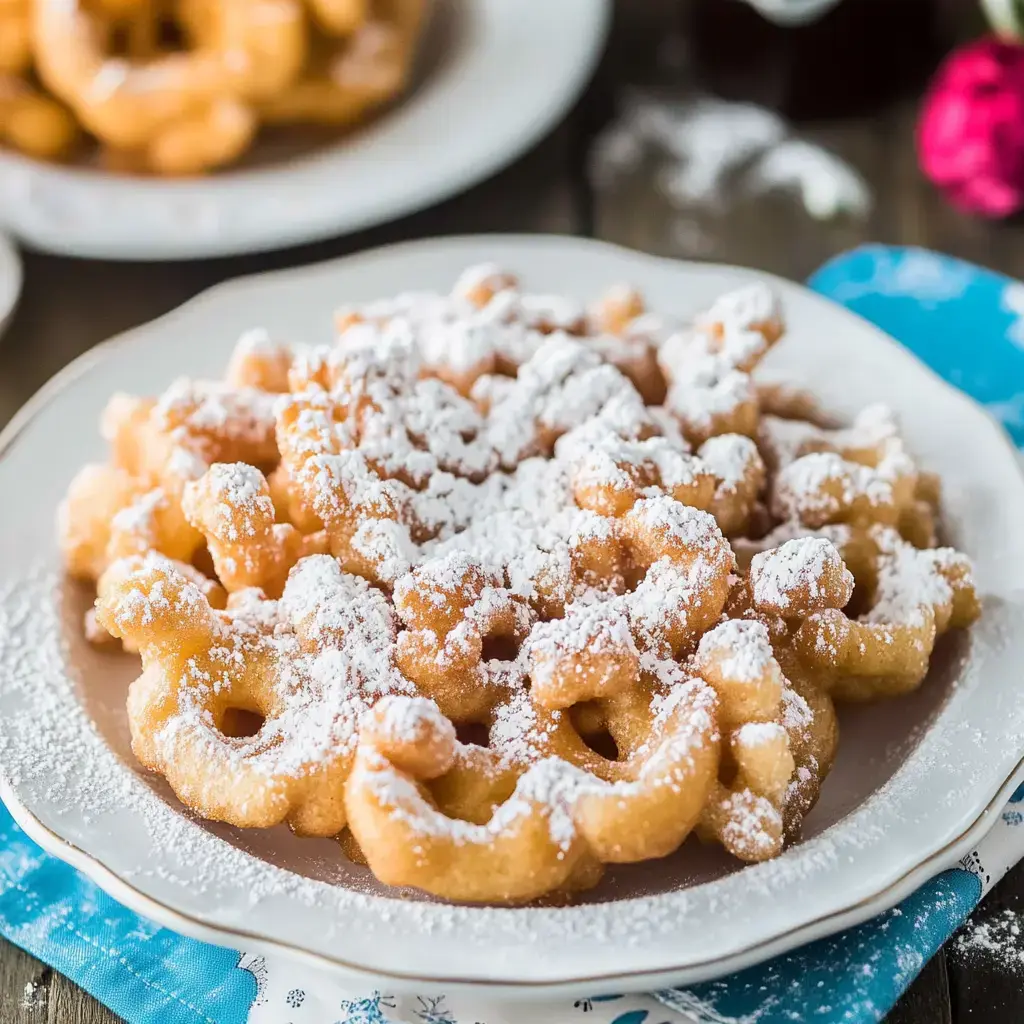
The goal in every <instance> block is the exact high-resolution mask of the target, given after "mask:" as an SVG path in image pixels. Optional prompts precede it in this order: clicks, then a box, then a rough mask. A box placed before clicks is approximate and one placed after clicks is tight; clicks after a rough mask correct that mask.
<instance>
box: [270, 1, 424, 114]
mask: <svg viewBox="0 0 1024 1024" xmlns="http://www.w3.org/2000/svg"><path fill="white" fill-rule="evenodd" d="M312 2H314V3H315V4H316V6H317V7H318V8H319V13H320V14H325V13H326V14H327V19H326V20H322V21H321V22H320V26H321V27H322V29H324V30H325V31H323V32H322V33H320V34H319V35H320V37H319V38H316V37H315V38H314V40H313V45H312V51H311V55H310V59H309V60H308V61H307V62H306V64H305V67H304V68H303V70H302V74H301V75H300V76H299V77H298V78H297V79H296V80H295V81H294V82H292V83H291V84H290V85H288V86H287V87H285V88H284V89H282V90H280V91H278V92H276V93H274V94H273V95H271V96H268V97H266V98H265V99H262V100H260V101H258V102H257V104H256V109H257V112H258V114H259V117H260V119H261V121H263V122H264V123H266V124H286V123H299V124H325V125H332V126H334V127H339V126H342V125H347V124H352V123H353V122H355V121H358V120H359V119H360V118H362V117H363V116H364V115H365V114H367V113H368V112H370V111H372V110H373V109H374V108H376V107H379V106H381V105H382V104H385V103H387V102H388V101H389V100H392V99H394V98H395V97H396V96H397V95H398V94H399V93H401V92H402V90H403V89H404V88H405V86H406V84H407V83H408V80H409V75H410V73H411V71H412V65H413V60H414V58H415V55H416V43H417V41H418V39H419V36H420V32H421V29H422V25H423V21H424V15H425V13H426V7H427V3H426V0H374V2H373V3H372V5H371V6H372V10H371V12H370V17H369V18H366V19H365V20H360V21H359V22H358V23H353V22H352V20H351V19H352V18H353V17H354V16H355V14H356V13H357V12H356V10H355V7H357V6H365V4H362V3H360V4H357V5H355V6H353V5H352V4H351V0H312ZM342 25H344V26H345V27H344V28H342Z"/></svg>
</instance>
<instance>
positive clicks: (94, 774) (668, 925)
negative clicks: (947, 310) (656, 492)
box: [0, 236, 1024, 999]
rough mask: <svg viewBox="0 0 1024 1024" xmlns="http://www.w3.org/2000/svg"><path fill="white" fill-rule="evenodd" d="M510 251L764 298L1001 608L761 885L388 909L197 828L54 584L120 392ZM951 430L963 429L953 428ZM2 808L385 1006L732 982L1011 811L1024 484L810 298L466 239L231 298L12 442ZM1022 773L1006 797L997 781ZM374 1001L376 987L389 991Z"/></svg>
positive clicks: (906, 881)
mask: <svg viewBox="0 0 1024 1024" xmlns="http://www.w3.org/2000/svg"><path fill="white" fill-rule="evenodd" d="M482 260H494V261H497V262H498V263H500V264H502V265H503V266H507V267H508V268H509V269H511V270H514V271H516V272H518V273H520V275H521V276H522V278H523V281H524V285H525V286H526V287H527V288H529V289H533V290H538V289H540V290H548V291H555V292H561V293H564V294H567V295H570V296H573V297H576V298H579V299H586V298H589V297H593V296H595V295H597V294H599V293H600V292H601V291H602V290H603V289H604V288H605V287H606V286H608V285H609V284H611V283H614V282H618V281H622V280H627V281H631V282H633V283H635V284H636V285H638V286H639V287H640V288H641V289H642V290H643V291H644V293H645V294H646V295H647V297H648V299H649V302H650V305H651V307H652V308H654V309H661V310H665V311H666V312H670V313H675V314H678V315H681V316H687V315H690V314H692V313H694V312H695V311H697V310H698V309H700V308H702V307H704V306H706V305H707V304H708V303H709V302H710V300H711V299H712V298H714V297H715V296H717V295H718V294H720V293H722V292H724V291H726V290H728V289H730V288H733V287H736V286H737V285H740V284H743V283H745V282H748V281H750V280H752V279H758V280H767V281H769V282H770V283H771V284H772V286H773V287H775V288H776V289H777V291H778V293H779V295H780V298H781V300H782V302H783V306H784V309H785V313H786V318H787V322H788V325H789V326H788V330H787V335H786V339H785V340H784V341H783V342H782V343H780V345H778V346H777V347H776V348H775V349H773V350H772V353H771V355H770V356H769V360H768V361H769V363H770V364H771V366H770V369H771V371H772V373H773V375H779V374H783V373H784V374H785V375H786V376H787V379H790V380H792V381H793V382H794V383H795V384H797V385H803V386H808V387H812V388H813V389H814V390H815V391H816V392H817V393H818V395H819V396H820V398H821V399H822V401H823V402H824V404H825V405H826V407H827V408H829V409H830V410H834V411H835V412H837V413H838V414H840V415H843V416H847V417H850V416H852V415H853V414H854V413H855V412H856V411H857V410H858V409H859V408H860V407H862V406H864V405H866V404H868V403H870V402H872V401H879V400H881V401H885V402H887V403H888V404H890V405H892V406H893V407H894V408H895V409H896V410H897V411H898V412H899V413H900V415H901V417H902V420H903V424H904V433H905V435H906V437H907V441H908V445H909V447H910V448H911V450H912V451H914V452H915V453H916V454H917V455H918V456H919V457H920V459H921V462H922V464H923V465H924V466H925V467H926V468H928V469H932V470H936V471H938V472H940V473H941V474H942V476H943V478H944V483H945V491H946V499H945V523H946V526H947V528H948V533H949V535H950V540H951V541H952V542H953V543H956V544H957V545H958V546H959V547H961V548H962V549H964V550H966V551H967V552H968V553H969V554H970V555H972V557H973V558H974V559H975V562H976V567H977V578H978V581H979V588H980V590H981V592H982V594H983V596H984V603H985V614H984V616H983V618H982V620H981V621H980V622H979V623H978V624H977V625H976V626H975V627H974V629H973V630H972V631H971V632H970V634H969V635H959V636H952V637H950V638H948V639H947V640H946V641H945V642H944V643H943V644H942V646H941V648H940V650H939V652H938V653H937V657H936V662H935V666H934V670H933V672H932V673H931V674H930V677H929V679H928V681H927V683H926V684H925V685H924V686H922V688H921V689H920V690H918V691H917V692H916V693H914V694H911V695H908V696H906V697H903V698H900V699H898V700H893V701H889V702H886V703H884V704H881V705H875V706H867V707H854V708H847V709H845V710H844V711H843V712H842V717H841V722H842V730H843V741H842V742H841V744H840V748H839V757H838V760H837V763H836V766H835V769H834V770H833V772H832V774H831V775H830V776H829V778H828V779H827V780H826V783H825V785H824V788H823V791H822V798H821V800H820V802H819V804H818V806H817V807H816V808H815V809H814V811H813V812H812V814H811V815H810V816H809V817H808V819H807V821H806V829H805V836H804V839H803V840H802V841H801V842H800V843H799V844H797V845H795V846H794V847H792V848H791V849H789V850H787V851H786V853H785V854H784V855H783V856H782V857H780V858H778V859H777V860H775V861H773V862H770V863H766V864H759V865H754V866H749V867H745V868H741V867H739V866H738V865H737V864H736V863H735V862H730V861H728V860H727V858H725V857H724V855H723V854H722V853H721V852H720V851H718V850H716V849H714V848H702V847H699V846H697V847H694V846H693V845H692V844H691V845H689V846H688V847H686V848H685V849H684V850H683V851H682V852H681V854H680V855H677V856H673V857H670V858H666V859H665V860H663V861H658V862H649V863H648V864H645V865H635V866H627V867H625V868H618V869H614V870H612V871H610V872H609V875H608V879H607V881H606V883H604V884H603V885H602V886H601V887H600V888H598V889H597V890H595V891H594V892H593V893H591V894H588V895H587V896H586V902H583V903H582V904H581V905H578V906H573V907H567V908H538V907H531V908H518V909H507V908H486V907H453V906H450V905H445V904H441V903H438V902H436V901H432V900H430V899H427V898H423V897H416V898H410V899H401V898H396V897H395V895H394V892H393V891H392V890H387V889H386V888H384V887H383V886H381V885H379V884H378V883H376V882H375V880H374V879H373V878H372V876H370V875H369V874H368V872H367V871H366V869H362V868H358V867H356V866H354V865H352V864H350V863H349V862H347V861H345V860H344V859H343V858H342V857H341V856H340V853H339V850H338V848H337V845H336V844H335V843H333V842H332V841H329V840H309V839H306V840H300V839H297V838H296V837H294V836H293V835H291V833H290V832H289V831H288V830H287V829H286V828H283V827H282V828H278V829H271V830H267V831H264V832H259V831H242V830H238V829H233V828H230V827H227V826H223V825H214V824H208V823H207V824H204V823H202V822H198V821H196V820H194V819H193V818H191V817H190V816H189V815H188V814H186V813H185V811H184V810H183V808H182V807H181V805H180V804H179V803H178V802H177V801H176V800H175V799H174V797H173V795H171V793H170V791H169V789H168V787H167V786H166V785H165V784H164V783H162V782H161V781H160V780H159V779H157V778H155V777H153V776H150V775H147V774H145V773H143V772H141V771H140V770H139V769H138V767H137V766H136V764H135V762H134V760H133V758H132V755H131V752H130V746H129V738H128V729H127V723H126V720H125V712H124V693H125V688H126V686H127V684H128V682H129V681H130V679H131V678H132V677H133V676H134V675H135V674H137V672H138V664H137V662H136V661H135V660H134V659H131V658H128V657H126V656H124V655H113V654H111V653H106V652H103V651H98V650H96V649H94V648H91V647H90V646H89V645H88V644H87V643H86V642H85V640H84V638H83V637H82V634H81V616H82V613H83V611H84V610H85V608H86V607H88V603H89V600H90V597H89V595H88V594H87V593H86V592H84V591H83V590H82V589H80V588H78V587H75V586H73V585H71V584H69V583H67V582H65V581H64V580H63V579H62V576H61V571H60V562H59V556H58V553H57V550H56V543H55V537H54V530H53V526H52V520H51V510H52V509H54V508H55V507H56V505H57V503H58V501H59V500H60V498H61V496H62V493H63V491H64V489H65V487H66V484H67V482H68V480H69V479H70V478H71V476H72V475H73V474H74V472H75V471H76V470H77V468H78V467H79V466H80V465H81V464H82V463H83V462H85V461H87V460H90V459H96V458H100V457H102V455H103V444H102V441H101V439H100V437H99V434H98V431H97V430H96V429H95V424H96V422H97V419H98V417H99V413H100V410H101V409H102V407H103V405H104V403H105V401H106V399H107V396H108V395H109V394H110V393H111V392H112V391H114V390H116V389H123V390H127V391H131V392H138V393H152V392H154V391H159V390H161V389H162V388H163V387H165V386H166V385H167V383H168V382H169V381H170V380H171V379H172V378H173V377H174V376H176V375H178V374H179V373H181V372H182V371H185V372H188V373H191V374H196V375H207V374H216V373H219V372H220V371H221V370H222V368H223V365H224V363H225V361H226V359H227V356H228V354H229V352H230V349H231V347H232V345H233V342H234V340H235V338H236V337H237V336H238V334H239V333H240V332H241V331H242V330H244V329H246V328H248V327H251V326H254V325H257V324H261V325H263V326H265V327H266V328H267V329H268V330H269V331H270V332H271V334H273V335H277V336H281V337H288V338H290V339H293V340H294V341H296V342H300V343H301V342H315V341H317V340H318V339H319V340H323V339H325V338H327V337H329V335H330V331H331V313H332V310H333V309H334V308H335V307H336V306H337V305H340V304H342V303H349V302H358V301H363V300H368V299H372V298H376V297H380V296H385V295H390V294H393V293H395V292H397V291H399V290H403V289H408V288H447V287H448V286H450V284H451V282H452V281H453V280H454V278H455V277H456V276H457V274H458V272H459V271H460V270H461V269H463V268H464V267H465V266H466V265H468V264H472V263H476V262H480V261H482ZM952 424H955V425H956V429H955V430H954V429H952V427H951V425H952ZM0 488H6V489H8V490H11V489H13V488H17V489H18V494H19V501H18V502H10V503H7V504H5V505H4V506H2V507H0V794H2V796H3V798H4V800H5V802H6V803H7V805H8V807H9V808H10V810H11V813H12V814H13V815H14V816H15V818H16V819H17V820H18V822H19V823H20V824H21V825H22V826H23V827H24V828H25V829H26V831H28V833H29V834H30V835H31V836H32V838H33V839H35V840H36V841H37V842H39V843H40V844H41V845H42V846H43V847H44V848H46V849H47V850H48V851H50V852H52V853H54V854H55V855H56V856H59V857H62V858H64V859H66V860H68V861H70V862H71V863H72V864H74V865H75V866H76V867H78V868H80V869H81V870H83V871H85V872H86V873H87V874H88V875H90V877H92V878H93V879H95V880H96V881H97V882H98V883H99V884H100V885H101V886H103V887H104V888H106V889H107V890H108V891H109V892H110V893H111V894H112V895H113V896H114V897H115V898H117V899H119V900H121V901H123V902H124V903H126V904H128V905H129V906H131V907H132V908H133V909H135V910H137V911H138V912H140V913H142V914H145V915H146V916H148V917H150V918H152V919H154V920H157V921H160V922H161V923H163V924H166V925H167V926H168V927H171V928H173V929H175V930H177V931H180V932H183V933H185V934H190V935H194V936H196V937H199V938H203V939H206V940H208V941H212V942H215V943H219V944H221V945H225V946H230V947H235V948H238V947H244V948H246V949H250V950H257V949H263V950H267V951H274V952H277V953H283V954H287V955H291V956H294V957H297V958H301V959H304V960H307V961H309V962H314V963H316V964H317V965H319V966H320V967H322V968H324V969H327V970H333V971H336V972H338V973H339V975H344V976H348V977H351V978H358V979H359V981H360V982H361V983H363V984H365V983H366V981H367V980H368V978H376V977H386V978H387V982H388V986H389V987H390V988H393V989H403V988H404V989H406V990H412V991H417V990H419V991H422V990H423V988H424V986H429V987H431V988H433V987H435V986H440V985H441V984H442V983H443V985H444V987H445V988H446V989H452V990H454V989H459V988H465V989H472V990H474V991H478V992H481V993H482V992H486V993H487V994H488V996H493V997H495V998H501V999H516V998H518V999H529V998H534V999H537V998H546V997H550V996H552V995H556V994H559V993H573V994H580V993H583V992H585V993H588V994H597V993H601V992H623V991H647V990H650V989H652V988H663V987H668V986H671V985H677V984H689V983H693V982H695V981H698V980H702V979H705V978H709V977H713V976H717V975H721V974H725V973H728V972H730V971H733V970H736V969H738V968H740V967H743V966H746V965H749V964H751V963H754V962H757V961H758V960H761V959H764V958H766V957H768V956H771V955H775V954H777V953H780V952H783V951H785V950H787V949H790V948H793V947H794V946H797V945H800V944H802V943H804V942H807V941H809V940H810V939H813V938H817V937H820V936H822V935H826V934H830V933H832V932H834V931H837V930H839V929H841V928H844V927H847V926H849V925H851V924H854V923H857V922H858V921H862V920H865V919H866V918H868V917H871V916H873V915H874V914H876V913H878V912H879V911H881V910H883V909H885V908H886V907H888V906H892V905H894V904H895V903H897V902H898V901H899V900H900V899H902V898H903V897H904V896H905V895H907V894H908V892H910V891H911V890H912V889H913V888H914V887H916V886H918V885H920V884H921V883H922V882H923V881H925V880H926V879H927V878H928V877H930V876H931V875H933V874H935V873H937V872H938V871H940V870H942V869H943V868H945V867H949V866H951V864H953V863H955V861H956V859H957V858H958V857H960V856H961V855H962V854H963V853H964V852H965V850H966V848H967V847H968V846H969V844H971V843H973V842H976V841H977V838H978V835H979V834H980V833H981V832H983V831H984V829H985V828H986V827H987V826H988V825H989V824H991V822H992V821H993V820H994V819H995V818H996V817H997V816H998V814H999V812H1000V810H1001V806H1002V805H1001V801H1002V800H1003V799H1005V797H1006V796H1007V795H1008V794H1009V792H1010V791H1011V789H1012V786H1013V784H1014V782H1016V781H1019V780H1020V775H1019V772H1020V760H1021V756H1022V755H1024V702H1022V701H1021V700H1020V699H1019V692H1018V690H1019V686H1018V684H1019V666H1020V664H1021V662H1022V660H1024V536H1022V535H1021V531H1020V529H1019V518H1020V511H1019V510H1020V508H1021V507H1024V477H1022V476H1021V473H1020V471H1019V468H1018V463H1017V461H1016V456H1015V453H1014V452H1013V450H1012V448H1011V446H1010V444H1009V441H1008V439H1007V437H1006V435H1005V434H1004V433H1003V431H1002V430H1001V428H999V427H998V426H997V424H996V423H995V422H994V421H993V420H992V419H991V418H990V417H989V416H988V415H987V414H986V413H985V412H984V411H983V410H981V409H980V408H979V407H978V406H977V405H975V404H974V403H973V402H972V401H971V400H970V399H968V398H966V397H965V396H964V395H963V394H962V393H960V392H958V391H956V390H955V389H953V388H951V387H950V386H949V385H947V384H945V383H943V382H942V381H941V380H940V379H939V378H938V377H937V376H936V375H934V374H933V373H932V372H931V371H929V370H927V369H926V368H925V367H924V366H923V365H922V364H921V363H920V362H918V361H917V360H916V359H915V358H914V357H913V356H912V355H910V354H909V353H908V352H907V351H906V350H905V349H904V348H902V347H901V346H899V345H897V344H896V343H895V342H893V341H892V340H891V339H890V338H888V337H887V336H886V335H884V334H883V333H882V332H881V331H879V330H878V329H877V328H875V327H873V326H871V325H870V324H868V323H867V322H865V321H863V320H861V319H859V318H858V317H856V316H854V315H853V314H851V313H849V312H848V311H846V310H844V309H842V308H841V307H839V306H836V305H834V304H832V303H830V302H829V301H828V300H826V299H823V298H822V297H821V296H818V295H815V294H813V293H811V292H809V291H808V290H807V289H805V288H802V287H801V286H799V285H795V284H791V283H789V282H787V281H783V280H781V279H778V278H773V277H771V275H767V274H762V273H755V272H753V271H749V270H742V269H739V268H735V267H724V266H714V265H702V264H687V263H679V262H673V261H669V260H663V259H658V258H655V257H650V256H644V255H640V254H638V253H632V252H629V251H627V250H624V249H619V248H616V247H613V246H609V245H604V244H601V243H597V242H590V241H586V240H581V239H563V238H555V237H503V236H492V237H482V238H454V239H442V240H431V241H425V242H418V243H412V244H407V245H402V246H394V247H390V248H387V249H382V250H375V251H372V252H369V253H365V254H362V255H359V256H355V257H349V258H347V259H344V260H340V261H335V262H333V263H329V264H324V265H321V266H316V267H306V268H301V269H298V270H291V271H284V272H280V273H275V274H267V275H261V276H258V277H253V278H247V279H242V280H239V281H235V282H231V283H228V284H225V285H221V286H219V287H217V288H215V289H213V290H211V291H210V292H207V293H206V294H204V295H202V296H200V297H199V298H197V299H195V300H193V301H192V302H190V303H189V304H187V305H186V306H184V307H182V308H181V309H179V310H177V311H175V312H173V313H170V314H168V315H167V316H165V317H163V318H161V319H159V320H157V321H154V322H153V323H150V324H147V325H145V326H143V327H140V328H138V329H136V330H134V331H132V332H130V333H129V334H126V335H123V336H122V337H120V338H118V339H115V341H113V342H111V343H109V344H107V345H106V346H101V347H100V348H99V349H96V350H93V351H92V352H90V353H88V354H86V355H85V356H83V357H82V358H81V359H79V360H78V361H76V362H75V363H74V364H72V365H71V366H70V367H69V368H68V369H67V370H65V371H64V372H63V373H61V374H60V375H58V377H57V378H56V379H55V380H54V381H53V382H51V384H50V385H48V386H47V387H46V388H44V390H43V391H42V392H41V393H40V394H39V395H38V396H37V397H36V398H35V399H34V400H33V401H32V402H30V403H29V405H28V406H27V407H26V408H25V409H24V410H23V411H22V413H20V414H19V415H18V416H16V417H15V420H14V421H12V423H11V425H10V426H9V427H8V429H7V430H6V431H5V432H4V433H3V435H2V436H0ZM1011 779H1013V780H1014V782H1009V781H1008V780H1011ZM378 987H379V986H378Z"/></svg>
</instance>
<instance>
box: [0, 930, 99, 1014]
mask: <svg viewBox="0 0 1024 1024" xmlns="http://www.w3.org/2000/svg"><path fill="white" fill-rule="evenodd" d="M52 981H53V971H52V970H51V969H50V968H49V967H47V966H46V965H45V964H41V963H40V962H39V961H38V960H36V959H34V958H33V957H31V956H29V955H28V954H27V953H23V952H22V951H21V950H20V949H18V948H17V947H16V946H10V945H6V944H4V946H3V948H2V950H0V1020H2V1021H4V1022H5V1024H6V1022H8V1021H10V1022H12V1024H46V1022H47V1021H48V1020H49V1016H48V1015H49V993H50V987H51V984H52ZM102 1019H103V1018H102V1017H100V1018H96V1020H97V1021H100V1020H102ZM108 1019H109V1018H108Z"/></svg>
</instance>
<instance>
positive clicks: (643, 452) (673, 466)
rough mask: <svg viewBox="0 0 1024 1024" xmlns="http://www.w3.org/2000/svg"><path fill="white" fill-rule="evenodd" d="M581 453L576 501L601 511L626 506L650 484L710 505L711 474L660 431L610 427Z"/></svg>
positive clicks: (692, 502) (619, 512)
mask: <svg viewBox="0 0 1024 1024" xmlns="http://www.w3.org/2000/svg"><path fill="white" fill-rule="evenodd" d="M581 455H582V457H581V458H580V460H579V461H578V462H577V463H576V466H575V471H574V477H573V489H574V493H575V497H576V502H577V504H578V505H579V506H580V507H581V508H587V509H590V510H591V511H592V512H597V513H598V514H599V515H605V516H620V515H622V514H623V513H625V512H628V511H629V509H631V508H632V507H633V505H634V504H635V503H636V501H637V499H638V498H639V497H640V495H641V494H643V493H644V492H645V491H646V492H651V489H652V488H653V489H654V491H653V492H651V493H661V492H664V493H666V494H670V495H671V496H672V497H673V498H675V499H676V501H681V502H682V503H683V504H684V505H692V506H693V507H695V508H704V509H706V508H708V507H709V506H710V505H711V502H712V500H713V498H714V494H715V478H714V476H713V475H712V474H711V473H710V472H708V471H707V470H706V469H705V468H704V466H703V465H702V464H701V462H700V461H699V460H698V459H696V458H694V457H693V456H691V455H688V454H686V453H685V452H684V451H680V449H679V448H678V447H677V446H675V445H673V444H672V442H671V441H669V440H668V439H667V438H664V437H650V438H647V439H646V440H643V441H627V440H624V439H623V438H621V437H619V436H618V435H616V434H615V433H613V432H611V431H609V432H608V433H607V434H606V435H605V436H604V437H602V438H599V439H595V443H594V444H593V445H592V446H591V447H590V448H589V451H587V452H586V453H581Z"/></svg>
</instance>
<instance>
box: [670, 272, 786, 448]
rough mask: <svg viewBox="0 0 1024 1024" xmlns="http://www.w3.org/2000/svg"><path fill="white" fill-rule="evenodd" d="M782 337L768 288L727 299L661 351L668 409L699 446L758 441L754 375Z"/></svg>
mask: <svg viewBox="0 0 1024 1024" xmlns="http://www.w3.org/2000/svg"><path fill="white" fill-rule="evenodd" d="M781 333H782V321H781V317H780V314H779V310H778V305H777V303H776V300H775V297H774V296H773V295H772V293H771V291H770V290H769V289H768V288H767V287H766V286H765V285H763V284H755V285H748V286H747V287H745V288H741V289H739V290H737V291H736V292H732V293H730V294H729V295H725V296H722V298H721V299H719V300H718V301H717V302H716V303H715V305H714V306H713V307H712V308H711V309H710V310H708V312H707V313H705V314H703V315H702V316H701V317H700V318H698V321H697V323H696V325H695V327H694V329H692V330H686V331H678V332H676V333H674V334H672V335H671V336H670V337H668V338H667V339H666V340H665V341H664V343H663V344H662V345H661V347H660V348H659V350H658V365H659V366H660V367H661V370H662V373H664V375H665V378H666V380H667V381H668V394H667V396H666V398H665V406H666V408H668V409H669V410H670V411H671V412H672V413H674V414H675V415H676V416H677V417H678V418H679V421H680V424H681V425H682V428H683V433H684V434H685V435H686V437H687V438H688V439H689V440H690V441H691V442H692V443H694V444H701V443H702V442H704V441H705V440H707V439H708V438H709V437H714V436H715V435H717V434H746V435H747V436H751V437H752V436H754V434H755V433H756V431H757V424H758V404H757V392H756V389H755V387H754V384H753V382H752V381H751V379H750V372H751V371H752V370H753V369H754V367H755V366H756V365H757V364H758V362H760V360H761V358H762V357H763V356H764V354H765V353H766V352H767V351H768V349H769V348H770V347H771V345H773V344H774V343H775V341H776V340H778V338H779V336H780V335H781Z"/></svg>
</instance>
